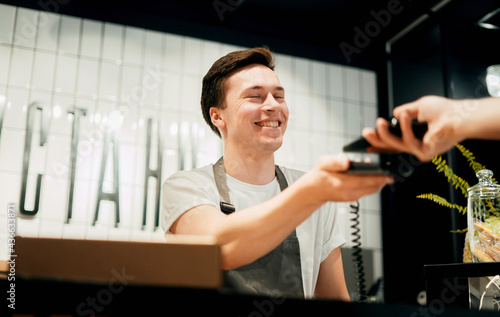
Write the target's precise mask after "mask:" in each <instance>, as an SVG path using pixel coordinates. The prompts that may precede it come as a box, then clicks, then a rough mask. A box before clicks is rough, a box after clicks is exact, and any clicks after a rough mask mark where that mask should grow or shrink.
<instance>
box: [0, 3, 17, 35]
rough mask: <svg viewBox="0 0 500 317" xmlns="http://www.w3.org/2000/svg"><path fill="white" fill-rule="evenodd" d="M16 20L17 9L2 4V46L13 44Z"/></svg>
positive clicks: (0, 13) (0, 19) (0, 26)
mask: <svg viewBox="0 0 500 317" xmlns="http://www.w3.org/2000/svg"><path fill="white" fill-rule="evenodd" d="M15 20H16V7H14V6H10V5H5V4H0V30H2V33H1V34H0V44H2V43H4V44H12V41H13V38H14V21H15Z"/></svg>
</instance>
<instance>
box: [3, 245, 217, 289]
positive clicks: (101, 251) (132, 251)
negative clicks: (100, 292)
mask: <svg viewBox="0 0 500 317" xmlns="http://www.w3.org/2000/svg"><path fill="white" fill-rule="evenodd" d="M15 241H16V244H15V246H16V248H15V257H13V258H15V274H16V276H19V277H23V278H37V279H50V280H66V281H77V282H85V283H87V282H95V283H112V282H120V278H121V279H122V280H125V281H126V282H127V283H128V284H136V285H154V286H173V287H195V288H212V289H214V288H218V287H220V286H221V285H222V270H221V259H220V247H219V245H218V244H217V243H216V241H215V239H214V238H213V237H199V236H197V237H194V236H171V237H169V239H168V240H167V242H129V241H109V240H106V241H103V240H77V239H54V238H34V237H21V236H18V237H16V240H15ZM0 265H3V267H0V269H3V271H4V272H5V271H6V270H7V269H8V268H7V266H6V263H5V262H4V263H3V264H0ZM122 282H123V281H122Z"/></svg>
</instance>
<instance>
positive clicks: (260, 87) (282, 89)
mask: <svg viewBox="0 0 500 317" xmlns="http://www.w3.org/2000/svg"><path fill="white" fill-rule="evenodd" d="M263 89H265V88H264V86H259V85H256V86H252V87H248V88H246V89H245V90H243V91H250V90H263ZM273 90H278V91H285V88H284V87H283V86H276V87H273Z"/></svg>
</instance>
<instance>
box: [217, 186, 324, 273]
mask: <svg viewBox="0 0 500 317" xmlns="http://www.w3.org/2000/svg"><path fill="white" fill-rule="evenodd" d="M306 187H307V184H306V182H305V181H301V180H300V179H299V180H298V181H297V182H296V183H294V184H292V185H291V186H290V187H288V188H287V189H286V190H284V191H283V192H281V193H280V194H279V195H277V196H275V197H273V198H272V199H270V200H268V201H266V202H264V203H261V204H258V205H256V206H252V207H249V208H246V209H242V210H239V211H237V212H235V213H233V214H231V215H229V216H227V217H225V218H224V219H223V220H221V221H219V222H218V224H217V225H216V227H215V235H216V237H217V239H218V241H219V243H220V244H221V249H222V258H223V268H224V269H233V268H237V267H240V266H242V265H246V264H248V263H251V262H253V261H255V260H257V259H258V258H260V257H262V256H264V255H265V254H267V253H269V252H270V251H271V250H273V249H274V248H276V247H277V246H278V245H279V244H280V243H281V242H282V241H283V240H285V239H286V237H287V236H288V235H289V234H290V233H291V232H292V231H293V230H294V229H295V228H296V227H297V226H298V225H299V224H301V223H302V222H303V221H304V220H305V219H307V217H309V216H310V215H311V214H312V213H313V212H314V211H315V210H316V209H318V208H319V207H320V206H321V205H322V202H320V201H315V199H314V198H313V197H311V195H310V194H309V191H308V190H307V188H306Z"/></svg>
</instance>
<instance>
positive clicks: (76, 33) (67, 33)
mask: <svg viewBox="0 0 500 317" xmlns="http://www.w3.org/2000/svg"><path fill="white" fill-rule="evenodd" d="M81 25H82V19H80V18H75V17H70V16H66V15H63V16H61V34H60V38H59V51H60V52H62V53H65V54H74V55H77V54H78V53H79V52H80V39H81Z"/></svg>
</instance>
